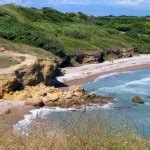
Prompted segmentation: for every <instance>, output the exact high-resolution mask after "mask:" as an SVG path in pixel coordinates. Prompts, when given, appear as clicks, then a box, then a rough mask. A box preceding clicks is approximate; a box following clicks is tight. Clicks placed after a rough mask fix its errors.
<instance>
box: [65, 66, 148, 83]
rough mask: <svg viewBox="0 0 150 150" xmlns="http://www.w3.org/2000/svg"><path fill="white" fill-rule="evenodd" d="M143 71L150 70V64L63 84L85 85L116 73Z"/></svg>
mask: <svg viewBox="0 0 150 150" xmlns="http://www.w3.org/2000/svg"><path fill="white" fill-rule="evenodd" d="M144 69H150V64H146V65H138V66H131V67H126V68H120V69H115V70H112V71H108V72H105V73H99V74H95V75H92V76H88V77H85V78H79V79H74V80H71V81H68V82H65V84H67V85H68V86H72V85H83V84H86V83H88V82H91V81H93V80H95V79H96V78H98V77H103V76H105V75H111V74H117V73H124V72H127V71H138V70H144Z"/></svg>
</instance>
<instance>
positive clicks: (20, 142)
mask: <svg viewBox="0 0 150 150" xmlns="http://www.w3.org/2000/svg"><path fill="white" fill-rule="evenodd" d="M99 117H100V116H99ZM99 117H98V118H97V117H96V116H92V115H89V114H88V113H87V114H86V112H85V111H83V112H81V113H80V114H79V115H77V116H76V119H74V118H72V119H71V120H63V119H62V124H61V127H60V128H59V127H58V126H57V127H56V126H55V124H54V126H53V125H49V123H48V122H47V121H46V120H45V119H44V120H40V119H39V118H38V116H37V119H36V120H34V121H33V122H32V125H31V126H30V127H29V130H28V134H19V133H17V132H12V130H10V129H9V130H8V129H7V128H6V126H2V123H1V125H0V148H1V149H4V150H5V149H23V150H24V149H25V150H32V149H37V150H38V149H40V150H49V149H52V150H53V149H54V150H60V149H61V150H84V149H85V150H99V149H101V150H133V149H134V150H147V149H149V148H150V141H148V140H144V139H142V138H140V137H138V136H137V135H136V133H137V129H135V130H132V131H131V128H130V125H128V124H125V125H124V126H122V127H118V126H117V129H116V130H115V132H114V130H113V128H116V126H112V124H110V123H109V122H108V120H107V121H106V120H102V119H101V118H99ZM51 123H52V122H51Z"/></svg>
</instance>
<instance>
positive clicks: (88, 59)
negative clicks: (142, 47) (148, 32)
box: [68, 47, 136, 64]
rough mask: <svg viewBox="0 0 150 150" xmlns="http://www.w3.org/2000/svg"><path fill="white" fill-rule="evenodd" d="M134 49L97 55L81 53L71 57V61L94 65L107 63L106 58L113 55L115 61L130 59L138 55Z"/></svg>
mask: <svg viewBox="0 0 150 150" xmlns="http://www.w3.org/2000/svg"><path fill="white" fill-rule="evenodd" d="M135 51H136V49H135V48H134V47H122V48H116V49H114V50H106V51H101V52H97V53H79V54H75V55H71V56H69V57H68V58H69V60H71V59H73V60H74V61H75V62H77V63H79V64H92V63H100V62H103V61H105V57H107V56H109V55H113V56H114V59H117V58H129V57H132V56H134V55H135V54H136V52H135Z"/></svg>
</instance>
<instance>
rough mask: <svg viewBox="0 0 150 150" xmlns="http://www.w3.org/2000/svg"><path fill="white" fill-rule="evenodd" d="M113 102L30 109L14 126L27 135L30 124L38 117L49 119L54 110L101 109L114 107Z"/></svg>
mask: <svg viewBox="0 0 150 150" xmlns="http://www.w3.org/2000/svg"><path fill="white" fill-rule="evenodd" d="M112 105H113V103H109V104H105V105H103V106H100V105H97V104H91V106H81V107H80V108H60V107H54V108H48V107H42V108H39V109H34V110H31V111H30V114H27V115H25V116H24V119H23V120H20V121H19V122H18V123H17V124H15V125H14V126H13V129H14V131H15V132H19V133H21V134H24V135H27V133H28V127H29V125H30V124H31V123H32V122H33V121H34V120H36V119H47V116H48V115H50V114H51V113H52V112H67V111H77V110H89V109H95V108H98V109H99V108H101V109H112V107H111V106H112Z"/></svg>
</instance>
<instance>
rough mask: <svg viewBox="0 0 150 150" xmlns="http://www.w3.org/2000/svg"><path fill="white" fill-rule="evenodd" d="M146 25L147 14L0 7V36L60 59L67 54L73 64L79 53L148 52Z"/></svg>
mask: <svg viewBox="0 0 150 150" xmlns="http://www.w3.org/2000/svg"><path fill="white" fill-rule="evenodd" d="M149 27H150V20H149V17H127V16H120V17H114V16H107V17H94V16H87V15H86V14H83V13H80V12H79V13H77V14H76V13H62V12H59V11H57V10H55V9H52V8H42V9H35V8H26V7H22V6H16V5H2V6H0V37H1V38H3V39H6V40H10V41H12V42H13V43H16V44H17V45H18V44H24V45H29V46H34V47H38V48H39V49H43V50H46V53H49V52H50V54H52V53H53V54H54V55H56V56H58V57H61V58H63V59H64V58H65V59H66V56H69V60H70V59H71V63H72V64H75V63H76V59H75V57H74V56H76V55H78V54H88V55H89V54H90V55H98V57H99V56H101V55H102V54H103V56H104V59H108V57H107V56H108V55H110V53H111V51H114V50H115V49H121V48H127V49H128V48H132V49H134V51H136V52H138V53H149V52H150V29H149ZM3 39H0V41H4V40H3ZM1 43H2V42H1ZM70 57H71V58H70ZM111 57H113V56H111Z"/></svg>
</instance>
